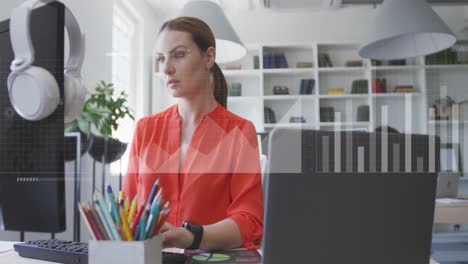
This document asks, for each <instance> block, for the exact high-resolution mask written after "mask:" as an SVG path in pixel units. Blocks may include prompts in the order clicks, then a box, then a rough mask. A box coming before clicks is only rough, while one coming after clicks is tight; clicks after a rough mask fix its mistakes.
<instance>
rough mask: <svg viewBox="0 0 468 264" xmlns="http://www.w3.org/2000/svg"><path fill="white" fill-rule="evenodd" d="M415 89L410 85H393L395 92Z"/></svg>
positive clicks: (414, 91)
mask: <svg viewBox="0 0 468 264" xmlns="http://www.w3.org/2000/svg"><path fill="white" fill-rule="evenodd" d="M416 92H417V90H416V88H414V86H412V85H398V86H396V87H395V93H416Z"/></svg>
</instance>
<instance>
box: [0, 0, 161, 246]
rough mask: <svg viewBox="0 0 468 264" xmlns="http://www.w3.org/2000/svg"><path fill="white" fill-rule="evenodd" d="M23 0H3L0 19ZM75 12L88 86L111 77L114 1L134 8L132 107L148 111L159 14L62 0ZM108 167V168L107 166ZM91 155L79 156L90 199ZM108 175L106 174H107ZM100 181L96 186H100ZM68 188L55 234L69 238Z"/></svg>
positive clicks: (107, 2)
mask: <svg viewBox="0 0 468 264" xmlns="http://www.w3.org/2000/svg"><path fill="white" fill-rule="evenodd" d="M22 2H23V1H22V0H2V1H1V4H0V5H1V7H0V21H2V20H5V19H7V18H8V17H9V13H10V12H11V10H12V9H13V8H14V7H16V6H18V5H19V4H20V3H22ZM63 2H64V3H65V4H66V5H67V6H68V7H69V8H70V10H71V11H72V12H73V14H74V15H75V16H76V18H77V20H78V22H79V24H80V27H81V30H82V32H83V33H85V34H86V46H87V47H86V57H85V61H84V65H83V70H82V75H83V79H84V82H85V83H86V85H87V87H88V89H89V90H91V89H94V88H95V86H96V84H97V83H98V81H99V80H106V81H111V78H112V57H111V56H110V54H111V52H112V12H113V6H114V5H115V4H117V3H130V5H132V6H133V7H134V11H136V12H137V17H138V18H139V22H138V23H139V25H138V26H139V27H140V31H141V32H142V34H141V36H140V42H141V46H140V47H139V48H140V49H141V51H138V54H137V56H138V58H137V61H138V62H139V65H138V66H137V67H138V73H137V85H136V86H135V87H132V89H134V91H135V92H134V95H135V96H134V98H133V102H132V103H133V106H132V108H133V109H134V110H135V112H136V116H137V117H141V116H143V115H147V114H148V113H149V109H150V106H149V103H150V95H151V76H152V75H151V54H152V50H153V46H154V40H155V37H156V31H157V29H158V28H159V27H160V25H161V23H162V20H161V19H160V15H159V16H158V15H157V13H156V12H155V11H154V10H153V9H152V8H150V6H149V5H148V4H147V3H146V2H145V0H132V1H129V0H98V1H95V0H79V1H76V0H63ZM65 171H66V177H67V179H72V178H73V176H74V175H73V163H66V168H65ZM100 171H101V166H100V163H97V166H96V172H97V173H96V176H97V178H100V177H99V175H100ZM107 171H109V169H108V168H107ZM92 172H93V171H92V159H91V158H90V157H89V155H85V156H84V157H83V160H82V177H83V181H82V188H83V190H82V194H81V195H82V200H83V201H86V202H89V201H91V186H92V182H91V179H92ZM107 178H108V179H109V175H107ZM110 181H111V183H112V184H113V187H114V192H115V190H118V184H117V182H118V178H116V177H111V178H110ZM100 184H101V183H100V181H97V182H96V186H98V187H99V186H101V185H100ZM66 192H67V227H68V228H67V231H66V232H65V233H62V234H58V235H57V237H58V238H62V239H72V233H71V230H72V218H71V216H72V211H71V210H72V208H73V206H74V205H73V203H72V202H73V200H72V199H73V181H66ZM81 236H82V240H87V239H88V238H89V233H88V231H87V230H86V227H85V226H84V223H83V222H82V223H81ZM44 237H45V238H47V237H49V236H44V235H43V234H33V233H26V239H38V238H44ZM18 239H19V235H18V233H17V232H1V231H0V240H18Z"/></svg>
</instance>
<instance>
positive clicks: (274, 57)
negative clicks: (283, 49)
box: [263, 52, 289, 69]
mask: <svg viewBox="0 0 468 264" xmlns="http://www.w3.org/2000/svg"><path fill="white" fill-rule="evenodd" d="M288 67H289V66H288V62H287V60H286V56H285V55H284V53H273V52H268V53H265V54H263V68H265V69H278V68H288Z"/></svg>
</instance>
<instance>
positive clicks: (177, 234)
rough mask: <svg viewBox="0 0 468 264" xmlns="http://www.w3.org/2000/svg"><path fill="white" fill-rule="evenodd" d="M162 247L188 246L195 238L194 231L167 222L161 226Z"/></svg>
mask: <svg viewBox="0 0 468 264" xmlns="http://www.w3.org/2000/svg"><path fill="white" fill-rule="evenodd" d="M161 235H162V247H163V248H168V247H176V248H188V247H190V245H192V242H193V239H194V238H195V237H194V235H193V234H192V232H190V231H188V230H187V229H185V228H182V227H175V226H173V225H171V224H170V223H168V222H166V223H164V224H163V226H162V227H161Z"/></svg>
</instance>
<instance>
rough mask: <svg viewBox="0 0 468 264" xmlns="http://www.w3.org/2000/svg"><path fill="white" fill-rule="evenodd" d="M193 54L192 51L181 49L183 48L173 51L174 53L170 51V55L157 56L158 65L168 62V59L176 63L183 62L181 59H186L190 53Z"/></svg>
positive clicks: (161, 54)
mask: <svg viewBox="0 0 468 264" xmlns="http://www.w3.org/2000/svg"><path fill="white" fill-rule="evenodd" d="M190 52H192V50H191V49H188V48H186V49H181V48H178V49H176V50H173V51H170V52H169V54H167V53H166V54H164V53H160V54H158V55H157V57H156V61H157V62H158V63H164V62H165V61H166V58H170V59H174V60H175V61H178V60H181V59H184V58H185V57H186V56H187V54H188V53H190Z"/></svg>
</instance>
